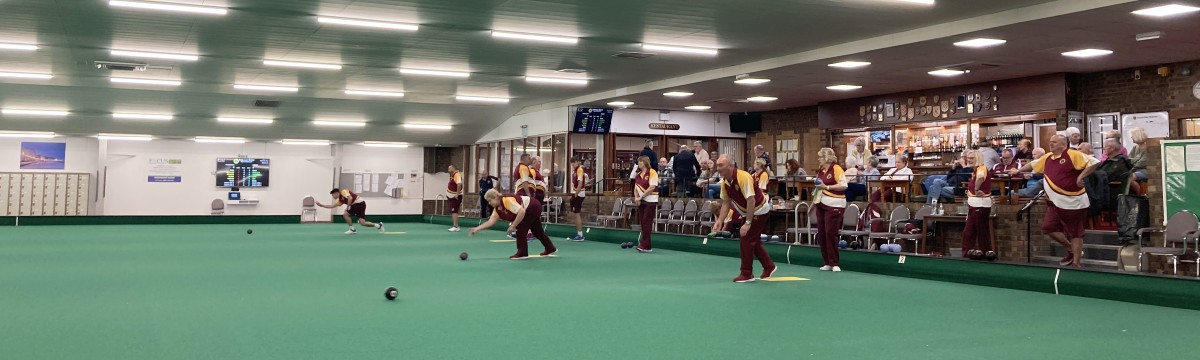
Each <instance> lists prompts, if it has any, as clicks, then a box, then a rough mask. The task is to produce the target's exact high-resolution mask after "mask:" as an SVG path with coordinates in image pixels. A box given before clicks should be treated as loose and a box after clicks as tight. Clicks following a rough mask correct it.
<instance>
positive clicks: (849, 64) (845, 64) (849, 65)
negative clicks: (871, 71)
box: [829, 61, 871, 69]
mask: <svg viewBox="0 0 1200 360" xmlns="http://www.w3.org/2000/svg"><path fill="white" fill-rule="evenodd" d="M867 65H871V63H870V62H867V61H842V62H836V63H832V64H829V67H835V68H843V69H853V68H860V67H863V66H867Z"/></svg>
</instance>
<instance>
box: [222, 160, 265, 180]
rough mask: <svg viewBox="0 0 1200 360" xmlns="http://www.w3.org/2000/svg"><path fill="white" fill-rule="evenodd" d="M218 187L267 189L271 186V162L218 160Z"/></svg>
mask: <svg viewBox="0 0 1200 360" xmlns="http://www.w3.org/2000/svg"><path fill="white" fill-rule="evenodd" d="M216 174H217V175H216V178H217V186H218V187H267V186H269V185H270V184H271V160H270V159H249V158H218V159H217V172H216Z"/></svg>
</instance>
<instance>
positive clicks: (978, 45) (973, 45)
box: [954, 38, 1008, 48]
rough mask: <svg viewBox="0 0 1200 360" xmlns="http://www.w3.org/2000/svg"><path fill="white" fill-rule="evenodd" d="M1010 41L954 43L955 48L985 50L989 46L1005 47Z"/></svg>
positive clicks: (972, 40)
mask: <svg viewBox="0 0 1200 360" xmlns="http://www.w3.org/2000/svg"><path fill="white" fill-rule="evenodd" d="M1007 42H1008V40H1001V39H988V38H978V39H971V40H966V41H959V42H956V43H954V46H960V47H969V48H985V47H989V46H996V45H1004V44H1005V43H1007Z"/></svg>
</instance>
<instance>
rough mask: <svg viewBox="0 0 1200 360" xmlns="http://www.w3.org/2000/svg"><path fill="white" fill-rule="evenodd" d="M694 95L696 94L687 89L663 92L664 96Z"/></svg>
mask: <svg viewBox="0 0 1200 360" xmlns="http://www.w3.org/2000/svg"><path fill="white" fill-rule="evenodd" d="M692 95H694V94H692V93H690V92H687V91H671V92H665V93H663V96H670V97H688V96H692Z"/></svg>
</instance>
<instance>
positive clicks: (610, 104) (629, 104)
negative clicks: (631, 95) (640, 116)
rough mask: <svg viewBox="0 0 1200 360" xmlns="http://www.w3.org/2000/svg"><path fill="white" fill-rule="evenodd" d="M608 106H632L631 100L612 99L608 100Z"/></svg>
mask: <svg viewBox="0 0 1200 360" xmlns="http://www.w3.org/2000/svg"><path fill="white" fill-rule="evenodd" d="M608 106H633V102H632V101H613V102H609V103H608Z"/></svg>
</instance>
